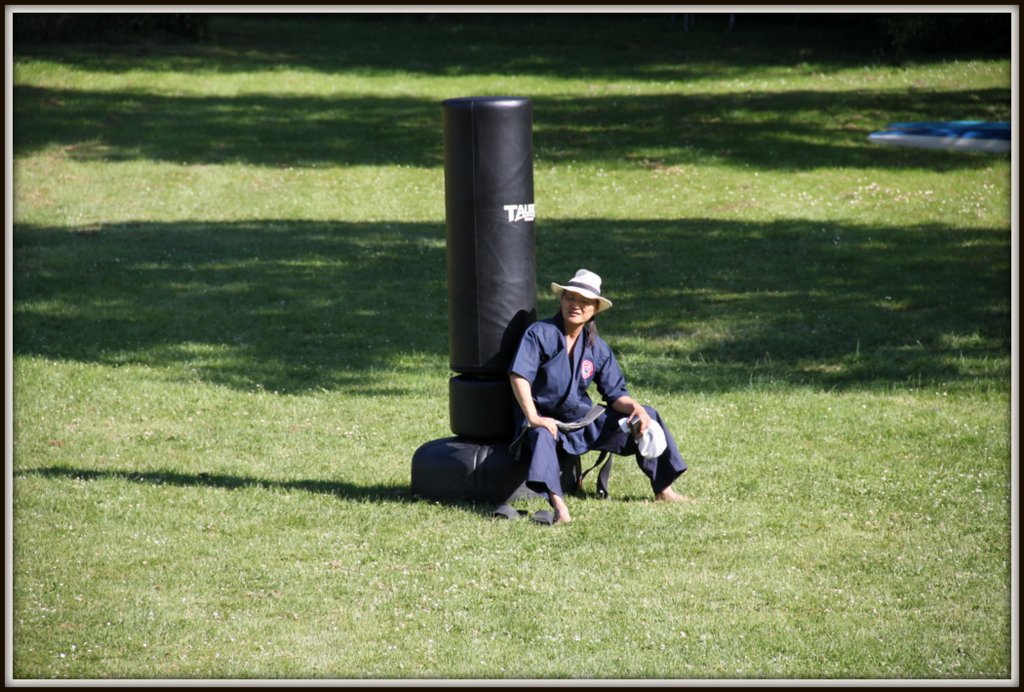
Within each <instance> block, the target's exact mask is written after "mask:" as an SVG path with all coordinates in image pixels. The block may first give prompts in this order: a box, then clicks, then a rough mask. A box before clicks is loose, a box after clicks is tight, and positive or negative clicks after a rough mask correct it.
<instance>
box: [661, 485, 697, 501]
mask: <svg viewBox="0 0 1024 692" xmlns="http://www.w3.org/2000/svg"><path fill="white" fill-rule="evenodd" d="M654 499H655V500H660V501H662V502H689V501H690V499H689V498H688V497H686V496H685V495H680V494H679V493H677V492H676V491H675V490H673V489H672V487H671V486H669V487H667V488H665V489H664V490H662V491H661V492H660V493H658V494H657V495H655V496H654Z"/></svg>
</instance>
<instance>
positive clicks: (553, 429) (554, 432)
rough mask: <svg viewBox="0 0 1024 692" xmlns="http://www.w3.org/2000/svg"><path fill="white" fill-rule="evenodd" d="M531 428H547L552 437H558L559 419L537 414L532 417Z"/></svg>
mask: <svg viewBox="0 0 1024 692" xmlns="http://www.w3.org/2000/svg"><path fill="white" fill-rule="evenodd" d="M530 427H531V428H546V429H547V431H548V432H549V433H551V437H553V438H555V439H556V440H557V439H558V421H556V420H555V419H554V418H547V417H546V416H537V417H535V418H531V419H530Z"/></svg>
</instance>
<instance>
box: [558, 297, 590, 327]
mask: <svg viewBox="0 0 1024 692" xmlns="http://www.w3.org/2000/svg"><path fill="white" fill-rule="evenodd" d="M596 312H597V301H596V300H591V299H590V298H586V297H584V296H581V295H580V294H579V293H573V292H572V291H562V320H563V321H564V322H565V325H566V326H567V327H582V326H583V325H585V324H586V323H587V322H589V321H590V320H592V319H593V318H594V314H595V313H596Z"/></svg>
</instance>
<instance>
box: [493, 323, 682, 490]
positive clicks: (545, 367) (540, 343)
mask: <svg viewBox="0 0 1024 692" xmlns="http://www.w3.org/2000/svg"><path fill="white" fill-rule="evenodd" d="M563 325H564V323H563V320H562V315H561V313H557V314H556V315H555V316H554V317H552V318H550V319H546V320H540V321H538V322H534V323H533V324H531V325H530V326H529V327H528V328H527V329H526V332H525V334H523V339H522V341H521V342H520V344H519V350H518V351H517V352H516V356H515V358H514V359H513V361H512V364H511V365H510V366H509V369H508V371H509V373H510V374H516V375H519V376H520V377H523V378H524V379H526V380H527V381H529V382H530V385H531V387H532V392H533V400H534V402H535V404H536V406H537V413H538V414H540V415H542V416H547V417H549V418H554V419H555V420H558V421H562V422H566V423H571V422H573V421H577V420H580V419H581V418H583V416H585V415H586V414H587V412H588V411H589V410H590V409H591V408H592V407H593V402H592V401H591V399H590V397H589V396H588V395H587V388H588V387H589V386H590V384H591V383H596V385H597V391H598V393H599V394H600V395H601V397H602V398H603V400H604V401H605V402H606V403H607V404H608V405H609V406H610V405H611V404H612V403H613V402H614V401H615V400H616V399H618V398H619V397H621V396H625V395H627V394H628V392H627V390H626V380H625V378H624V377H623V376H622V370H621V369H619V364H618V362H617V361H616V360H615V356H614V355H613V354H612V350H611V349H610V348H609V347H608V344H607V343H605V341H604V340H603V339H601V338H600V337H598V336H594V337H591V335H590V334H589V333H588V332H584V333H583V334H581V335H580V339H579V340H578V341H577V343H576V356H577V357H576V358H575V360H574V362H572V363H570V358H569V354H568V353H567V351H566V348H565V333H564V329H563ZM591 341H593V343H591ZM644 408H645V409H646V410H647V413H648V414H649V415H650V416H651V419H652V420H655V421H657V422H658V423H659V424H660V425H661V427H662V428H663V429H664V431H665V441H666V443H667V446H666V448H665V451H664V452H663V453H662V455H661V456H659V457H657V458H654V459H644V458H643V457H642V456H641V455H640V454H639V453H638V452H637V444H636V441H635V440H634V439H633V437H632V436H631V435H630V434H629V433H628V432H623V431H622V429H621V428H620V427H619V424H618V422H619V420H620V419H621V418H623V414H621V413H619V412H618V411H614V410H612V409H610V408H609V409H608V410H607V411H605V412H604V413H603V414H601V415H600V416H599V417H598V418H597V419H596V420H594V421H593V422H592V423H590V424H589V425H586V426H584V427H582V428H579V429H577V430H570V431H562V430H560V431H559V433H558V440H557V441H556V440H555V439H554V438H553V437H552V436H551V433H550V432H549V431H548V430H547V429H545V428H526V429H525V430H523V427H524V426H527V425H528V423H527V422H526V416H525V414H524V413H523V412H522V410H521V409H520V408H519V407H518V406H516V407H515V413H516V424H517V425H516V430H517V431H522V436H523V437H522V440H521V442H520V444H521V458H523V459H526V460H529V463H530V470H529V473H528V476H527V480H526V485H527V487H528V488H530V490H533V491H534V492H537V493H548V492H550V493H554V494H556V495H559V496H563V495H564V493H563V492H562V484H561V479H560V473H559V466H558V451H557V447H556V445H557V444H560V445H561V446H562V448H563V449H564V450H565V451H566V452H568V453H570V454H583V453H585V452H588V451H591V450H607V451H609V452H612V453H613V454H636V460H637V464H638V465H639V466H640V468H641V470H642V471H643V472H644V474H646V475H647V477H648V478H650V479H651V488H652V489H653V490H654V492H655V494H657V493H660V492H661V491H662V490H664V489H665V488H667V487H668V486H670V485H672V482H673V481H675V479H676V478H678V477H679V476H680V475H681V474H682V473H683V472H684V471H685V470H686V462H684V461H683V458H682V456H680V454H679V449H678V447H676V443H675V440H673V439H672V435H671V434H670V433H669V431H668V426H667V425H665V421H663V420H662V419H661V416H660V415H659V414H658V412H657V411H656V410H655V409H653V408H651V407H650V406H644ZM518 437H519V433H517V438H518Z"/></svg>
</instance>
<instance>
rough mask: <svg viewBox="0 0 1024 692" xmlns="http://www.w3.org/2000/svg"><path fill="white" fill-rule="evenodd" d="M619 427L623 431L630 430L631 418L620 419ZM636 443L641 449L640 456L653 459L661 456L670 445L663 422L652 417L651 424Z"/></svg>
mask: <svg viewBox="0 0 1024 692" xmlns="http://www.w3.org/2000/svg"><path fill="white" fill-rule="evenodd" d="M619 428H620V429H621V430H622V432H628V431H629V419H628V418H622V419H620V420H619ZM636 445H637V448H638V449H639V450H640V456H642V457H643V458H645V459H653V458H655V457H660V456H661V455H662V454H663V453H664V452H665V448H666V447H667V446H668V443H667V442H666V441H665V431H664V430H663V429H662V427H661V424H660V423H658V421H656V420H653V419H652V420H651V422H650V424H648V426H647V430H645V431H644V434H643V435H641V436H640V437H639V438H638V439H637V441H636Z"/></svg>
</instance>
